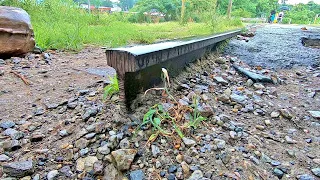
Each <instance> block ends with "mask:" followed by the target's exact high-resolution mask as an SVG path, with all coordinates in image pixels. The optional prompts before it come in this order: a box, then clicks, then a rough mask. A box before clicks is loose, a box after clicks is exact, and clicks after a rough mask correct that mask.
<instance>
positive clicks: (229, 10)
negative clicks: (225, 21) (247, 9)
mask: <svg viewBox="0 0 320 180" xmlns="http://www.w3.org/2000/svg"><path fill="white" fill-rule="evenodd" d="M231 10H232V0H229V5H228V11H227V12H228V13H227V14H228V18H231Z"/></svg>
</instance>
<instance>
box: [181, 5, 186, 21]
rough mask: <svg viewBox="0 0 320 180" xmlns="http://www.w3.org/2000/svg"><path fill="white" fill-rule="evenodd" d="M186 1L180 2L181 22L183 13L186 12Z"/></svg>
mask: <svg viewBox="0 0 320 180" xmlns="http://www.w3.org/2000/svg"><path fill="white" fill-rule="evenodd" d="M185 4H186V0H182V1H181V22H183V21H184V18H185V17H184V15H185V11H186V5H185Z"/></svg>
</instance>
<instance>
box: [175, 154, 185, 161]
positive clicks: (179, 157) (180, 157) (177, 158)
mask: <svg viewBox="0 0 320 180" xmlns="http://www.w3.org/2000/svg"><path fill="white" fill-rule="evenodd" d="M183 159H184V156H183V155H181V154H178V155H177V156H176V160H177V162H178V163H182V161H183Z"/></svg>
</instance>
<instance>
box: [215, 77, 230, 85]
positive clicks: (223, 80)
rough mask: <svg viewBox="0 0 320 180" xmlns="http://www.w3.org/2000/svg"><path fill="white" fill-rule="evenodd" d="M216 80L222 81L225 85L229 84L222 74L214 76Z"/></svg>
mask: <svg viewBox="0 0 320 180" xmlns="http://www.w3.org/2000/svg"><path fill="white" fill-rule="evenodd" d="M214 80H215V81H216V82H218V83H221V84H223V85H228V81H226V80H225V79H223V78H222V77H220V76H216V77H214Z"/></svg>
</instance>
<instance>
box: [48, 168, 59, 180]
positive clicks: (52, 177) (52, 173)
mask: <svg viewBox="0 0 320 180" xmlns="http://www.w3.org/2000/svg"><path fill="white" fill-rule="evenodd" d="M58 176H59V171H58V170H52V171H50V172H49V173H48V174H47V179H48V180H56V179H58Z"/></svg>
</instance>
